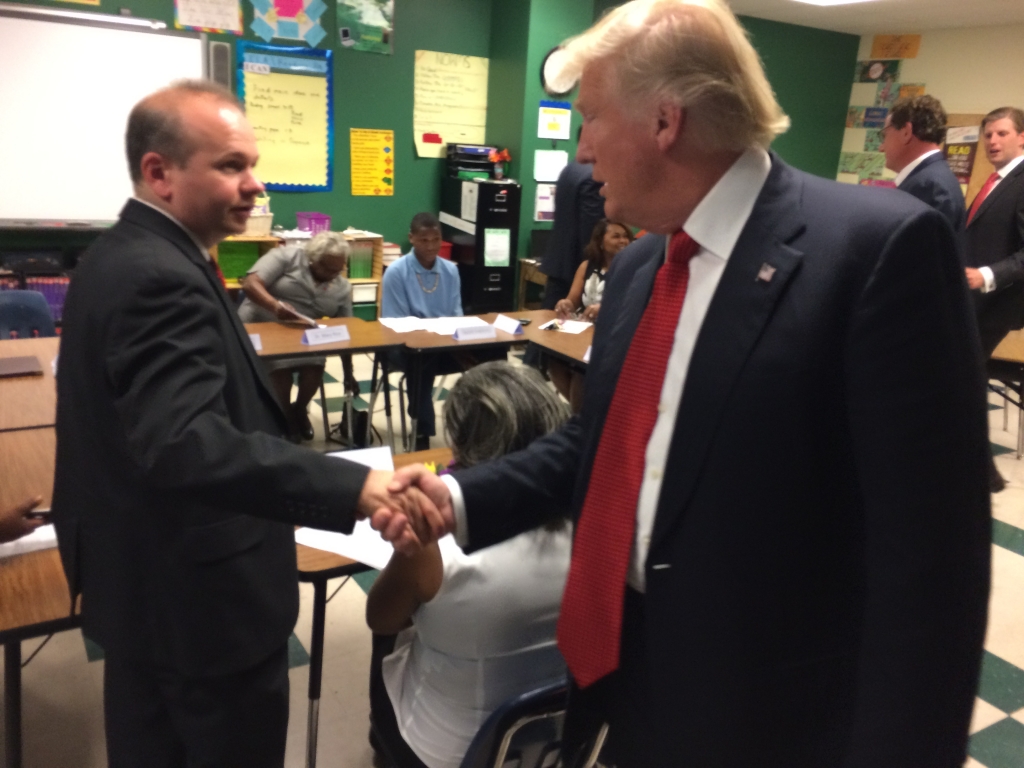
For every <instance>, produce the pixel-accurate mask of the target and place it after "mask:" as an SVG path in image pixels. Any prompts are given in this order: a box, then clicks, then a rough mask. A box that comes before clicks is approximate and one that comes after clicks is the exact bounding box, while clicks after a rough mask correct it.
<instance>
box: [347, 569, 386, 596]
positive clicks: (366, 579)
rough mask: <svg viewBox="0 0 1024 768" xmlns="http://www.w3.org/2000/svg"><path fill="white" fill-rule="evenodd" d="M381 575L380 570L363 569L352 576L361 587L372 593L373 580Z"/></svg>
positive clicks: (367, 592) (364, 590)
mask: <svg viewBox="0 0 1024 768" xmlns="http://www.w3.org/2000/svg"><path fill="white" fill-rule="evenodd" d="M378 576H380V571H363V572H362V573H357V574H355V575H353V576H352V578H353V580H355V582H356V584H358V585H359V588H360V589H362V590H363V592H365V593H366V594H370V587H372V586H373V582H375V581H376V580H377V577H378Z"/></svg>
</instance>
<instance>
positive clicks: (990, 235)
mask: <svg viewBox="0 0 1024 768" xmlns="http://www.w3.org/2000/svg"><path fill="white" fill-rule="evenodd" d="M981 132H982V141H983V143H984V146H985V154H986V155H987V156H988V159H989V162H991V163H992V165H993V166H994V167H995V172H994V173H993V174H992V175H991V176H990V177H989V179H988V181H987V182H986V183H985V185H984V186H983V187H982V188H981V191H979V192H978V195H977V197H975V199H974V201H973V203H972V204H971V210H970V213H969V215H968V219H967V230H966V253H965V256H966V259H967V269H966V273H967V284H968V285H969V286H970V287H971V289H972V290H974V291H976V292H977V293H975V294H974V295H975V299H976V306H977V310H978V327H979V330H980V331H981V346H982V350H983V352H984V354H985V358H986V359H988V358H989V357H990V356H991V355H992V351H993V350H994V349H995V348H996V347H998V346H999V342H1000V341H1002V340H1003V338H1004V337H1005V336H1006V334H1007V333H1009V332H1010V331H1011V330H1014V329H1015V328H1021V327H1024V111H1021V110H1020V109H1017V108H1015V107H1002V108H1000V109H996V110H993V111H992V112H989V113H988V114H987V115H985V119H984V120H982V122H981Z"/></svg>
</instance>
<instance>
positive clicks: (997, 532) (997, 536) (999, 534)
mask: <svg viewBox="0 0 1024 768" xmlns="http://www.w3.org/2000/svg"><path fill="white" fill-rule="evenodd" d="M992 543H993V544H995V545H997V546H1000V547H1002V548H1003V549H1008V550H1010V551H1011V552H1016V553H1017V554H1018V555H1021V556H1024V530H1021V529H1020V528H1018V527H1017V526H1015V525H1010V524H1009V523H1004V522H1003V521H1002V520H993V521H992ZM1021 706H1024V704H1022V705H1021ZM1021 765H1024V761H1021Z"/></svg>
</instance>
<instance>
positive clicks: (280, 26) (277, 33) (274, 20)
mask: <svg viewBox="0 0 1024 768" xmlns="http://www.w3.org/2000/svg"><path fill="white" fill-rule="evenodd" d="M249 2H250V3H252V23H251V24H250V25H249V29H251V30H252V31H253V32H255V33H256V35H257V36H258V37H260V38H262V39H263V40H265V41H267V42H268V43H269V42H270V41H271V40H273V39H274V38H277V39H279V40H299V41H301V42H304V43H306V44H307V45H309V46H311V47H313V48H315V47H316V46H317V45H319V43H320V41H321V40H323V39H324V38H325V37H327V33H326V32H324V28H323V26H322V25H321V23H320V19H321V17H322V16H323V15H324V11H326V10H327V6H326V5H325V4H324V2H323V0H249Z"/></svg>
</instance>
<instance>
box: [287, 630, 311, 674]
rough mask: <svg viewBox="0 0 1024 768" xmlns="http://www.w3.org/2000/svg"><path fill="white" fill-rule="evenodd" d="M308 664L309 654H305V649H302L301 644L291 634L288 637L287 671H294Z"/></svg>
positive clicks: (293, 634)
mask: <svg viewBox="0 0 1024 768" xmlns="http://www.w3.org/2000/svg"><path fill="white" fill-rule="evenodd" d="M307 664H309V654H308V653H306V649H305V648H303V647H302V643H301V642H300V641H299V638H297V637H296V636H295V633H294V632H292V633H291V635H290V636H289V637H288V669H295V667H304V666H306V665H307Z"/></svg>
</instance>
